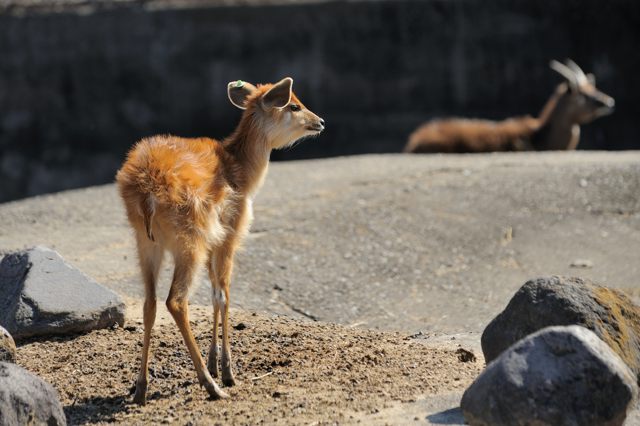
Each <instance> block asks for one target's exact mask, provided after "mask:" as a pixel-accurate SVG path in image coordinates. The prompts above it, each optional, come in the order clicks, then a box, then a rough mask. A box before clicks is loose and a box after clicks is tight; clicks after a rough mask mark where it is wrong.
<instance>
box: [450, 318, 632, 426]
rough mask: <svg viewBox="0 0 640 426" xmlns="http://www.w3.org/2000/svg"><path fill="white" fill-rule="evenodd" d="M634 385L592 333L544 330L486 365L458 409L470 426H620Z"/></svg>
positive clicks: (626, 370)
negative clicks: (460, 409) (460, 408)
mask: <svg viewBox="0 0 640 426" xmlns="http://www.w3.org/2000/svg"><path fill="white" fill-rule="evenodd" d="M635 381H636V378H635V375H634V374H633V372H632V371H631V370H630V369H629V367H627V366H626V364H625V363H624V362H623V361H622V360H621V359H620V357H618V355H616V353H615V352H613V350H611V348H610V347H609V346H608V345H607V344H606V343H604V342H603V341H602V340H600V339H599V338H598V336H596V335H595V334H594V333H593V332H592V331H590V330H587V329H586V328H583V327H580V326H575V325H573V326H564V327H547V328H545V329H543V330H540V331H538V332H537V333H535V334H532V335H530V336H528V337H526V338H525V339H523V340H521V341H519V342H518V343H516V344H515V345H513V346H511V347H510V348H509V349H507V350H506V351H505V352H503V353H502V354H501V355H500V357H499V358H497V359H496V360H494V361H493V362H492V363H491V364H489V365H488V366H487V368H486V369H485V370H484V371H483V372H482V374H480V376H478V378H477V379H476V380H475V381H474V382H473V383H472V384H471V386H470V387H469V388H468V389H467V390H466V392H465V393H464V395H463V396H462V402H461V407H462V411H463V414H464V416H465V419H466V420H467V422H468V423H469V424H470V425H492V426H493V425H495V426H500V425H530V424H535V425H539V426H542V425H611V426H613V425H622V424H623V423H624V420H625V418H626V416H627V410H628V409H629V408H630V407H631V405H632V402H633V401H634V400H635V399H636V397H637V392H638V390H637V387H636V384H635Z"/></svg>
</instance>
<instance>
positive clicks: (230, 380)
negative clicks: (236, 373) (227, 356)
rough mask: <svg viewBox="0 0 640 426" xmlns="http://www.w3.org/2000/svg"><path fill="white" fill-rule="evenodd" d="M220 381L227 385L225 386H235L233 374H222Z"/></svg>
mask: <svg viewBox="0 0 640 426" xmlns="http://www.w3.org/2000/svg"><path fill="white" fill-rule="evenodd" d="M222 383H223V384H224V385H225V386H227V387H231V386H235V385H236V379H235V378H234V377H233V374H228V375H227V374H224V372H223V374H222Z"/></svg>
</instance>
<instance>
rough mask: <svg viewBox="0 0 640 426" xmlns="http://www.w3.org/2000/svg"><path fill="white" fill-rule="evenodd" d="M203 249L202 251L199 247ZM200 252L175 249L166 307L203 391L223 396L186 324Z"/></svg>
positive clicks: (212, 396)
mask: <svg viewBox="0 0 640 426" xmlns="http://www.w3.org/2000/svg"><path fill="white" fill-rule="evenodd" d="M200 251H201V252H204V250H200ZM203 257H204V256H203V255H202V254H201V253H200V252H199V251H198V250H197V249H193V248H191V249H186V248H185V247H183V249H182V250H178V251H177V254H176V255H175V264H176V266H175V271H174V273H173V281H172V283H171V290H170V291H169V297H168V298H167V308H168V309H169V312H170V313H171V315H172V316H173V319H174V320H175V322H176V324H177V326H178V328H179V329H180V333H182V337H183V339H184V342H185V344H186V345H187V349H188V350H189V354H190V355H191V360H192V361H193V364H194V366H195V368H196V372H197V374H198V381H199V382H200V384H201V385H202V386H203V387H204V388H205V389H206V390H207V392H208V393H209V396H210V397H211V398H213V399H220V398H227V397H228V396H229V395H227V393H226V392H224V391H222V389H220V388H219V387H218V385H216V383H215V382H214V381H213V378H212V377H211V374H209V372H208V371H207V369H206V367H205V365H204V361H203V360H202V356H201V355H200V349H199V348H198V345H197V343H196V340H195V338H194V337H193V332H192V331H191V326H190V325H189V301H188V297H189V288H190V287H191V285H192V284H193V280H194V279H195V275H196V272H197V270H198V267H199V266H200V264H201V261H202V259H203Z"/></svg>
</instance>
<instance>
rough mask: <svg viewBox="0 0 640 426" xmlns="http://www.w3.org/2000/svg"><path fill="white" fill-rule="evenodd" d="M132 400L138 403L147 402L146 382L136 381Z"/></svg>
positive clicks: (144, 403)
mask: <svg viewBox="0 0 640 426" xmlns="http://www.w3.org/2000/svg"><path fill="white" fill-rule="evenodd" d="M133 402H134V403H135V404H138V405H146V404H147V385H146V383H140V382H138V383H136V393H135V395H133Z"/></svg>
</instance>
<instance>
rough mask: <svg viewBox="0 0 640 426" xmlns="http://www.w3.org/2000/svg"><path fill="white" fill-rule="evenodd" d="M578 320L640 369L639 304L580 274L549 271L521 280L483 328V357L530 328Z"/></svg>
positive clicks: (490, 357) (634, 368)
mask: <svg viewBox="0 0 640 426" xmlns="http://www.w3.org/2000/svg"><path fill="white" fill-rule="evenodd" d="M571 324H576V325H581V326H583V327H586V328H588V329H590V330H592V331H593V332H595V333H596V335H598V337H600V338H601V339H602V340H603V341H604V342H605V343H607V344H608V345H609V346H610V347H611V348H612V349H613V350H614V351H615V352H616V353H617V354H618V355H619V356H620V358H622V359H623V360H624V361H625V363H626V364H627V365H628V366H629V367H630V368H631V370H632V371H633V372H634V373H635V374H636V375H640V308H638V307H637V306H636V305H634V304H633V302H631V300H629V298H628V297H627V296H625V295H624V294H622V293H621V292H619V291H617V290H613V289H610V288H607V287H603V286H601V285H598V284H595V283H594V282H592V281H590V280H587V279H581V278H567V277H558V276H551V277H545V278H537V279H534V280H530V281H528V282H527V283H525V284H524V285H523V286H522V287H521V288H520V289H519V290H518V291H517V292H516V294H515V295H514V296H513V298H512V299H511V301H510V302H509V304H508V305H507V307H506V308H505V309H504V311H503V312H501V313H500V314H499V315H498V316H497V317H496V318H494V319H493V321H491V323H489V325H488V326H487V328H486V329H485V330H484V333H483V334H482V340H481V343H482V351H483V352H484V356H485V359H486V360H487V363H489V362H491V361H492V360H493V359H495V358H496V357H497V356H498V355H500V353H501V352H502V351H504V350H505V349H507V348H508V347H509V346H511V345H512V344H514V343H515V342H517V341H518V340H520V339H522V338H524V337H525V336H527V335H528V334H530V333H533V332H535V331H537V330H540V329H542V328H544V327H548V326H552V325H571Z"/></svg>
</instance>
